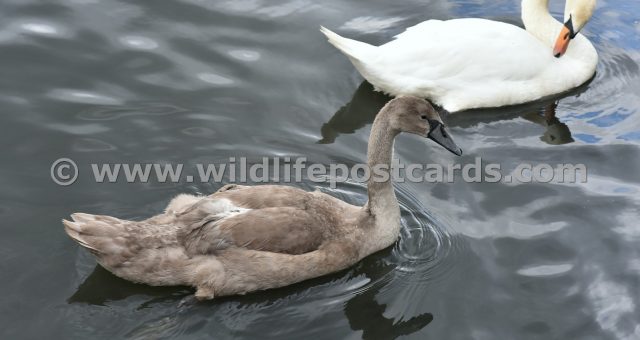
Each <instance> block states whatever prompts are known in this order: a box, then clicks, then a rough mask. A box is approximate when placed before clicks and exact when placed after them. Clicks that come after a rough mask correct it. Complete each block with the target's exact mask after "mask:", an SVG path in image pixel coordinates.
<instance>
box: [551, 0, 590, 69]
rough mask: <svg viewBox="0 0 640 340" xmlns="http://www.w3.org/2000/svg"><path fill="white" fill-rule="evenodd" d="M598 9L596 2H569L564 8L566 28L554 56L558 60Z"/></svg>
mask: <svg viewBox="0 0 640 340" xmlns="http://www.w3.org/2000/svg"><path fill="white" fill-rule="evenodd" d="M595 8H596V0H567V3H566V5H565V7H564V26H563V27H562V30H561V31H560V35H559V36H558V39H557V40H556V44H555V46H554V48H553V55H554V56H556V57H557V58H559V57H561V56H563V55H564V54H565V52H567V48H568V47H569V43H570V42H571V39H573V38H575V36H576V35H577V34H578V33H579V32H580V30H581V29H582V28H583V27H584V25H586V24H587V22H588V21H589V19H591V16H592V15H593V11H594V9H595Z"/></svg>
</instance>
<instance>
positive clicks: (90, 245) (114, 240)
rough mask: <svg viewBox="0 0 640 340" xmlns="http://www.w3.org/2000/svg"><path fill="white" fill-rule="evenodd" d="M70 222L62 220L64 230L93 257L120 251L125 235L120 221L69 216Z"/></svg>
mask: <svg viewBox="0 0 640 340" xmlns="http://www.w3.org/2000/svg"><path fill="white" fill-rule="evenodd" d="M71 218H72V219H73V222H72V221H68V220H62V223H63V224H64V230H65V232H66V233H67V235H69V237H71V238H72V239H73V240H74V241H76V242H78V244H80V245H81V246H83V247H85V248H87V249H89V250H90V251H91V252H92V253H93V254H94V255H96V256H98V257H101V256H102V255H105V254H108V253H113V252H116V251H122V250H123V248H124V244H123V243H124V239H123V237H122V236H124V234H125V230H124V225H123V222H124V221H122V220H119V219H117V218H114V217H110V216H102V215H90V214H83V213H75V214H71Z"/></svg>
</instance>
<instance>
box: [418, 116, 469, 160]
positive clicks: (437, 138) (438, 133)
mask: <svg viewBox="0 0 640 340" xmlns="http://www.w3.org/2000/svg"><path fill="white" fill-rule="evenodd" d="M429 126H430V127H431V130H430V131H429V133H428V134H427V138H429V139H431V140H432V141H434V142H436V143H438V144H440V146H442V147H443V148H445V149H447V150H449V151H451V152H452V153H454V154H455V155H457V156H462V149H460V148H459V147H458V146H457V145H456V143H455V142H454V141H453V139H452V138H451V135H449V133H448V132H447V130H446V129H445V128H444V125H443V124H442V123H441V122H439V121H437V120H429Z"/></svg>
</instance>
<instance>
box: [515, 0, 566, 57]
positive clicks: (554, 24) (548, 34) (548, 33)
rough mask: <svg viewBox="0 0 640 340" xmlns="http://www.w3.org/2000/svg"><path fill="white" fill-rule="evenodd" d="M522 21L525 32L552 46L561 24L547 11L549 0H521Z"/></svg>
mask: <svg viewBox="0 0 640 340" xmlns="http://www.w3.org/2000/svg"><path fill="white" fill-rule="evenodd" d="M522 22H523V23H524V27H525V28H526V29H527V32H529V33H531V34H532V35H533V36H534V37H536V38H538V40H540V41H541V42H542V43H543V44H545V46H549V47H551V48H553V45H554V43H555V39H556V38H557V36H558V33H559V32H560V28H561V26H562V24H561V23H560V22H559V21H558V20H556V19H554V18H553V17H552V16H551V14H550V13H549V0H522Z"/></svg>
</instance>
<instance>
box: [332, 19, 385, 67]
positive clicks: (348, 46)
mask: <svg viewBox="0 0 640 340" xmlns="http://www.w3.org/2000/svg"><path fill="white" fill-rule="evenodd" d="M320 32H322V34H324V35H325V36H326V37H327V39H329V43H331V45H333V46H335V47H336V48H337V49H339V50H340V51H342V53H344V54H346V55H347V56H348V57H349V58H352V59H356V60H359V61H364V60H366V59H367V57H369V56H371V55H374V54H375V50H376V47H375V46H373V45H369V44H367V43H363V42H361V41H357V40H353V39H349V38H345V37H342V36H340V35H339V34H337V33H334V32H332V31H331V30H329V29H328V28H326V27H324V26H320Z"/></svg>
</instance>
